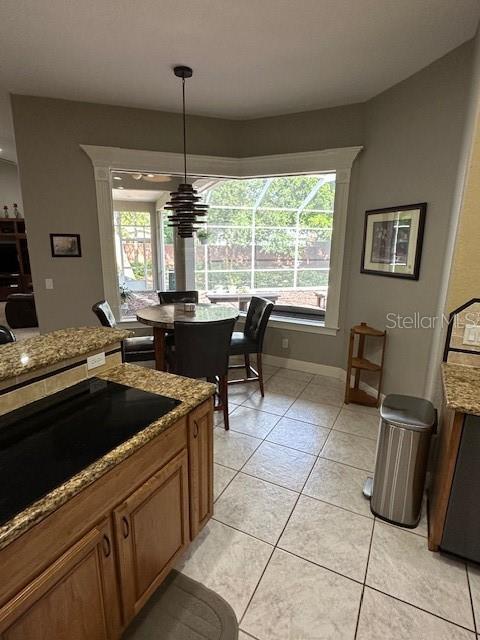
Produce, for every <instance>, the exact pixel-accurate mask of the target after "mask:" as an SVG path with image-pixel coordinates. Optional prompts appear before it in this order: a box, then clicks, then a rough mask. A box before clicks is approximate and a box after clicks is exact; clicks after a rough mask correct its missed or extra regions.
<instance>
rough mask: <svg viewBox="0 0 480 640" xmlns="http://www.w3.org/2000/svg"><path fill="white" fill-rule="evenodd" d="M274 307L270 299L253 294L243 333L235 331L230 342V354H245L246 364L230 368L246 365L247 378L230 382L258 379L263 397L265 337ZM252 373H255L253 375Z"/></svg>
mask: <svg viewBox="0 0 480 640" xmlns="http://www.w3.org/2000/svg"><path fill="white" fill-rule="evenodd" d="M273 307H274V305H273V303H272V302H270V301H269V300H265V298H257V297H256V296H252V299H251V301H250V306H249V307H248V311H247V317H246V318H245V327H244V329H243V333H242V332H241V331H235V332H234V333H233V334H232V341H231V343H230V355H231V356H240V355H243V357H244V364H233V365H230V367H229V368H230V369H243V367H245V374H246V378H241V379H240V380H229V381H228V384H239V383H242V382H257V381H258V383H259V386H260V393H261V394H262V397H263V396H264V395H265V391H264V386H263V365H262V351H263V339H264V337H265V331H266V329H267V324H268V320H269V318H270V314H271V313H272V309H273ZM251 354H256V356H257V370H255V369H254V368H253V367H252V365H251V363H250V355H251ZM252 373H253V374H254V375H253V376H252V375H251V374H252Z"/></svg>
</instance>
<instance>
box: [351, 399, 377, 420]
mask: <svg viewBox="0 0 480 640" xmlns="http://www.w3.org/2000/svg"><path fill="white" fill-rule="evenodd" d="M343 408H344V409H348V410H349V411H354V412H355V413H369V414H370V415H374V416H378V417H380V411H379V408H378V407H367V406H365V405H363V404H354V403H353V402H350V403H349V404H344V405H343Z"/></svg>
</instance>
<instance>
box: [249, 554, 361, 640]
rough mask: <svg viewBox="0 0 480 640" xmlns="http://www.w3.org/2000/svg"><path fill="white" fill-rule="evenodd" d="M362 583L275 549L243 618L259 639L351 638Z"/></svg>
mask: <svg viewBox="0 0 480 640" xmlns="http://www.w3.org/2000/svg"><path fill="white" fill-rule="evenodd" d="M361 591H362V587H361V585H359V584H357V583H355V582H353V581H351V580H349V579H348V578H344V577H342V576H339V575H337V574H335V573H332V572H331V571H328V570H327V569H323V568H322V567H318V566H316V565H314V564H312V563H310V562H307V561H306V560H302V559H301V558H296V557H295V556H292V555H290V554H289V553H285V552H284V551H281V550H278V549H277V550H276V551H275V553H274V554H273V557H272V560H271V561H270V563H269V565H268V567H267V569H266V571H265V573H264V575H263V577H262V580H261V581H260V584H259V586H258V589H257V591H256V592H255V595H254V597H253V598H252V602H251V603H250V605H249V607H248V609H247V613H246V614H245V617H244V619H243V620H242V623H241V625H242V628H243V629H244V630H245V631H246V632H247V633H252V634H253V635H254V636H255V637H257V638H260V639H261V640H290V639H291V640H314V639H320V638H321V639H322V640H347V639H348V640H353V637H354V635H355V625H356V621H357V615H358V609H359V605H360V596H361Z"/></svg>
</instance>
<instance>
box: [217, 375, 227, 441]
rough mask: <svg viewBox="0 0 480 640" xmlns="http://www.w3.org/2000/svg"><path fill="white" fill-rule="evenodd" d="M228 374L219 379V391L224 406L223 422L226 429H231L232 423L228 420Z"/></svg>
mask: <svg viewBox="0 0 480 640" xmlns="http://www.w3.org/2000/svg"><path fill="white" fill-rule="evenodd" d="M227 380H228V379H227V376H222V377H221V378H220V380H219V384H218V387H219V389H218V391H219V395H220V402H221V403H222V408H223V424H224V427H225V431H228V430H229V429H230V423H229V421H228V384H227Z"/></svg>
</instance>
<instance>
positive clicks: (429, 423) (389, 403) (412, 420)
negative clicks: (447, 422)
mask: <svg viewBox="0 0 480 640" xmlns="http://www.w3.org/2000/svg"><path fill="white" fill-rule="evenodd" d="M380 416H381V417H382V420H385V421H386V422H394V423H396V424H398V425H401V426H402V427H404V428H406V429H409V428H410V429H414V430H415V431H423V430H427V431H428V430H430V429H432V428H433V427H434V425H435V421H436V417H437V413H436V411H435V408H434V406H433V404H432V403H431V402H429V401H428V400H425V399H424V398H415V397H414V396H401V395H397V394H395V393H391V394H389V395H388V396H386V397H385V399H384V401H383V402H382V406H381V407H380Z"/></svg>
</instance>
